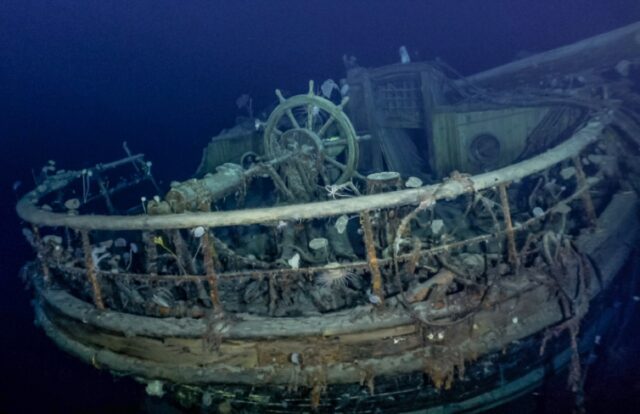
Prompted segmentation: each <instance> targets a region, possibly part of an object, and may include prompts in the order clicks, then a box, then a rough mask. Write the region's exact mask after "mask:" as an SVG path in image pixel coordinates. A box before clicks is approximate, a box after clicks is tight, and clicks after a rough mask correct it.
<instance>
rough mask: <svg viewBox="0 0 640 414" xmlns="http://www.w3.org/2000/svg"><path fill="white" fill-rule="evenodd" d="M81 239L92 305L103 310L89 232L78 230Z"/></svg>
mask: <svg viewBox="0 0 640 414" xmlns="http://www.w3.org/2000/svg"><path fill="white" fill-rule="evenodd" d="M80 235H81V237H82V250H83V251H84V263H85V267H86V269H87V278H88V279H89V283H90V284H91V290H92V292H93V303H94V304H95V305H96V308H98V309H101V310H102V309H104V302H103V300H102V292H101V290H100V284H99V283H98V276H97V275H96V263H94V260H93V254H92V250H91V241H90V240H89V231H88V230H80Z"/></svg>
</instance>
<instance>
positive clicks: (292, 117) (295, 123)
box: [287, 109, 300, 129]
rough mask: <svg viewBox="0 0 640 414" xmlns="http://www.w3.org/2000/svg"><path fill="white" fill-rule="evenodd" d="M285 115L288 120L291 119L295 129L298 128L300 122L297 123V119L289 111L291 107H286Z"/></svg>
mask: <svg viewBox="0 0 640 414" xmlns="http://www.w3.org/2000/svg"><path fill="white" fill-rule="evenodd" d="M287 116H288V117H289V121H291V125H293V127H294V128H295V129H299V128H300V124H298V120H297V119H296V117H295V116H293V112H292V111H291V109H287Z"/></svg>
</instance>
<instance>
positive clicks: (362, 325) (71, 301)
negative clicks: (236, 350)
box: [40, 192, 638, 339]
mask: <svg viewBox="0 0 640 414" xmlns="http://www.w3.org/2000/svg"><path fill="white" fill-rule="evenodd" d="M637 205H638V198H637V196H636V195H635V194H634V193H633V192H624V193H618V194H616V195H615V196H614V197H613V199H612V201H611V202H610V204H609V206H608V207H607V208H606V209H605V211H604V212H603V214H602V215H601V216H600V217H599V218H598V226H597V229H596V231H595V232H594V233H591V232H587V233H584V234H583V235H581V236H580V237H579V238H578V239H577V244H578V246H579V247H580V251H581V252H583V253H586V254H588V255H590V256H591V257H593V258H594V260H595V263H596V264H597V266H598V267H599V268H600V272H601V273H602V274H603V275H604V274H606V275H608V277H610V278H612V277H613V275H615V273H616V272H617V269H619V268H620V267H621V266H622V265H623V263H624V259H625V257H627V256H628V254H629V251H630V249H631V247H632V246H634V243H635V239H636V236H635V233H636V231H637V229H638V220H637V217H636V216H635V214H636V209H637ZM605 281H606V282H607V283H608V282H609V279H607V280H605ZM605 284H606V283H605ZM40 293H41V296H42V299H43V301H44V302H45V303H46V304H47V306H51V307H52V308H53V309H54V310H55V311H56V312H59V313H61V314H63V315H66V316H68V317H70V318H73V319H77V320H81V321H83V322H84V323H86V324H91V325H95V326H97V327H99V328H101V329H104V330H109V331H116V332H128V334H130V335H136V336H150V337H155V338H162V337H171V336H175V337H188V338H193V337H201V336H203V335H204V334H205V332H206V323H205V321H203V320H201V319H191V318H151V317H146V316H138V315H129V314H123V313H119V312H113V311H108V310H107V311H98V310H96V309H95V308H94V307H93V306H91V305H90V304H88V303H86V302H84V301H82V300H80V299H77V298H75V297H73V296H71V295H70V294H69V293H67V292H66V291H63V290H56V289H42V290H41V291H40ZM597 293H598V292H597V291H596V290H593V291H592V292H591V294H592V295H595V294H597ZM387 305H388V306H387V307H386V308H385V309H381V310H380V311H379V312H372V307H371V306H370V305H366V306H359V307H356V308H353V309H349V310H345V311H339V312H334V313H331V314H327V315H321V316H310V317H290V318H268V317H260V316H255V315H248V314H236V315H235V318H236V320H234V321H233V322H227V321H225V320H224V319H223V320H221V321H219V322H218V323H217V324H216V326H215V329H216V331H217V332H220V333H221V334H223V336H224V338H235V339H249V338H290V337H292V336H325V337H326V336H336V335H345V334H358V333H363V332H368V331H376V330H382V329H389V328H391V329H392V328H397V327H401V326H405V325H409V324H410V323H411V322H412V319H411V317H410V316H409V315H408V314H407V313H406V312H405V311H404V310H403V309H395V308H394V307H393V305H394V298H390V299H389V300H388V301H387ZM412 306H413V309H414V310H415V311H416V312H418V313H421V314H424V315H425V316H427V317H430V318H433V317H434V316H435V315H436V313H435V311H434V310H433V309H431V308H430V307H429V306H428V304H426V303H424V302H421V303H416V304H414V305H412ZM449 308H450V309H452V311H454V310H453V308H454V306H450V307H449ZM437 316H438V317H445V316H446V313H445V314H443V313H438V314H437Z"/></svg>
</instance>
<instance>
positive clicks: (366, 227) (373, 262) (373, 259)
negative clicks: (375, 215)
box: [360, 211, 384, 305]
mask: <svg viewBox="0 0 640 414" xmlns="http://www.w3.org/2000/svg"><path fill="white" fill-rule="evenodd" d="M360 224H361V226H362V233H363V237H364V245H365V249H366V251H367V262H368V263H369V270H370V271H371V276H372V277H371V291H372V293H373V294H374V295H375V296H377V297H378V298H379V299H380V305H382V304H384V291H383V289H382V274H381V273H380V265H379V264H378V257H377V256H376V245H375V244H374V242H373V228H372V226H371V217H369V212H368V211H363V212H362V213H360Z"/></svg>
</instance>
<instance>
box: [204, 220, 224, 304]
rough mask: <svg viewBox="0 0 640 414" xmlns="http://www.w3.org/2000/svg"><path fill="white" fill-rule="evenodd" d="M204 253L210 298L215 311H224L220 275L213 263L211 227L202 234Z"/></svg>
mask: <svg viewBox="0 0 640 414" xmlns="http://www.w3.org/2000/svg"><path fill="white" fill-rule="evenodd" d="M201 242H202V254H203V256H204V268H205V271H206V274H207V282H209V298H210V299H211V306H212V307H213V311H214V312H216V313H217V312H221V311H222V304H221V303H220V296H219V295H218V277H217V276H216V270H215V267H214V264H213V249H214V247H213V243H211V238H210V237H209V229H206V231H205V232H204V234H203V235H202V241H201Z"/></svg>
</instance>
